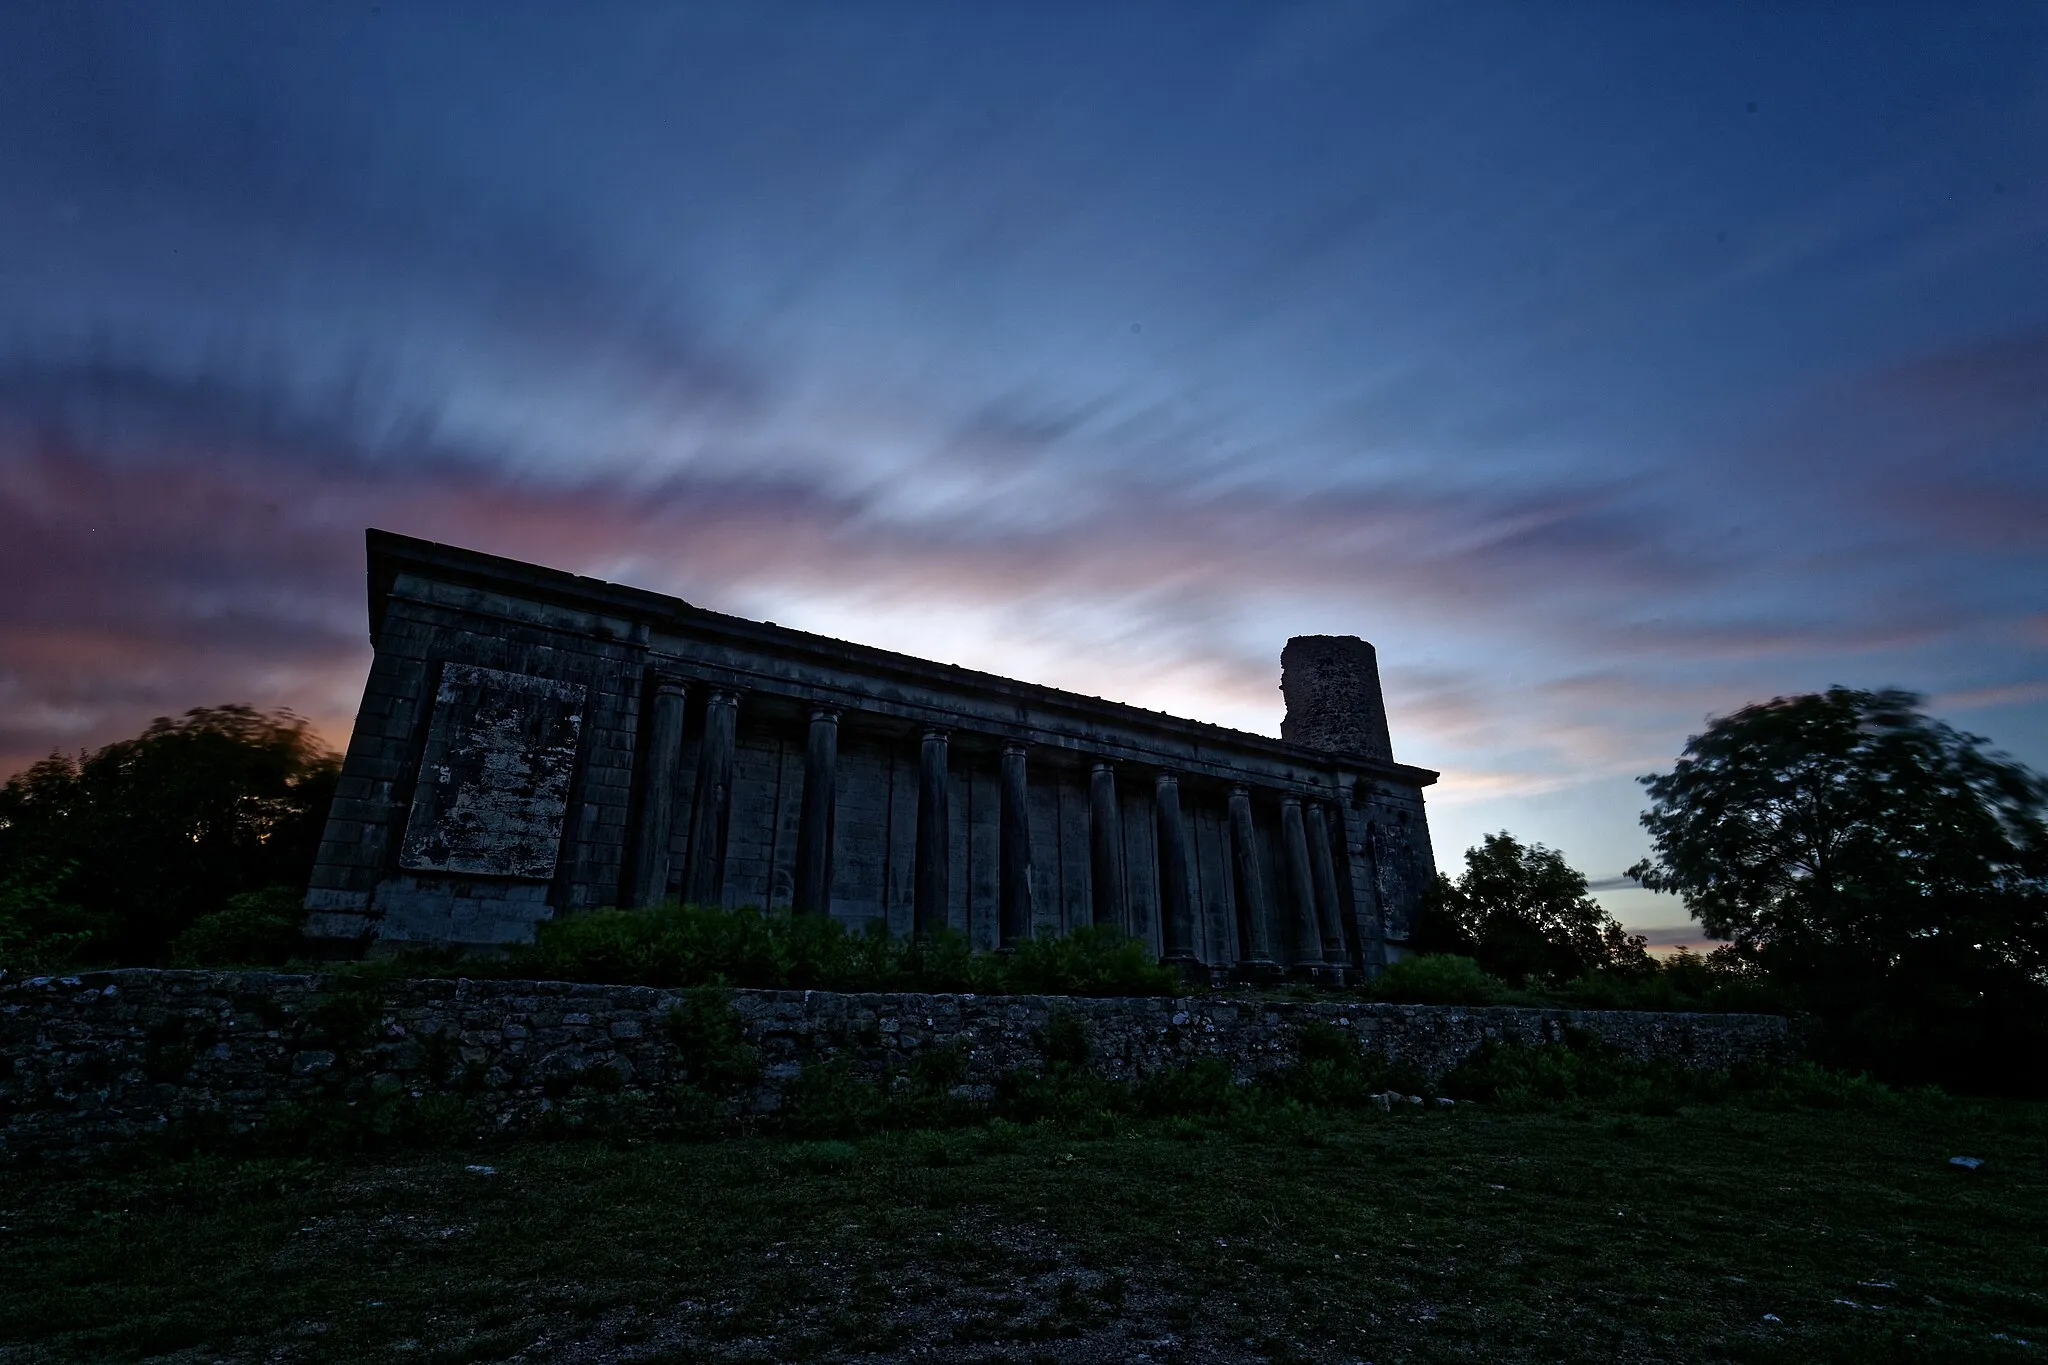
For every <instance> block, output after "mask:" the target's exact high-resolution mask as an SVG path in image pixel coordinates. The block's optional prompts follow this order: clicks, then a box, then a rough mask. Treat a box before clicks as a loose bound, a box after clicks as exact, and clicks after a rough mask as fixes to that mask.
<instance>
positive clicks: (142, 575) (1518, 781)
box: [0, 0, 2048, 942]
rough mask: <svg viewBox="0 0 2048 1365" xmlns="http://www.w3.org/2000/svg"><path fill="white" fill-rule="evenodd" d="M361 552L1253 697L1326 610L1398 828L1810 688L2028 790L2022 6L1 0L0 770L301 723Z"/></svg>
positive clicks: (1169, 701) (2033, 110)
mask: <svg viewBox="0 0 2048 1365" xmlns="http://www.w3.org/2000/svg"><path fill="white" fill-rule="evenodd" d="M365 526H379V527H384V528H387V529H390V530H394V531H401V532H406V533H409V534H413V535H420V536H427V537H432V538H434V539H437V540H443V541H447V542H451V543H453V544H457V545H463V546H469V547H473V548H477V549H483V550H489V551H492V552H495V553H499V554H505V555H511V556H514V557H517V558H520V559H525V560H532V561H536V562H539V563H542V564H547V565H551V566H555V567H559V568H565V569H572V570H576V571H578V572H582V573H588V574H593V575H597V576H600V577H604V578H608V579H613V580H616V581H621V582H626V583H632V584H636V585H640V586H644V587H649V588H654V589H658V590H662V591H667V592H673V593H676V594H679V595H680V596H682V597H684V598H687V599H688V600H690V601H692V602H694V603H697V604H699V605H702V606H707V607H712V608H716V609H718V610H721V611H727V612H734V613H738V614H741V615H745V616H751V617H756V618H762V619H768V620H774V621H777V622H780V623H781V624H784V625H792V626H798V627H801V628H804V629H807V630H814V631H820V632H823V633H825V634H828V635H833V636H840V637H844V638H848V639H853V640H858V641H862V642H865V643H869V644H874V645H881V646H885V647H888V648H892V649H899V650H903V651H906V652H909V653H912V654H917V655H922V656H926V657H931V658H936V659H942V660H951V661H955V662H959V663H963V664H969V665H972V666H974V667H977V668H983V669H987V670H990V671H993V672H997V673H1002V674H1007V675H1011V676H1016V677H1021V678H1026V679H1030V680H1032V681H1036V682H1043V683H1049V684H1053V685H1056V686H1060V687H1066V688H1071V689H1075V690H1078V691H1081V692H1084V693H1090V694H1094V695H1099V696H1105V697H1111V698H1115V699H1118V700H1122V701H1129V702H1134V703H1138V704H1140V705H1144V706H1149V707H1155V708H1160V709H1164V710H1168V711H1172V712H1175V713H1178V714H1182V715H1188V716H1193V717H1197V718H1200V719H1203V720H1209V721H1215V722H1219V723H1223V724H1228V725H1234V726H1239V727H1242V728H1245V729H1249V730H1255V731H1260V732H1264V733H1268V734H1277V733H1278V730H1279V725H1280V717H1281V701H1280V694H1279V692H1278V690H1277V684H1278V681H1279V654H1280V649H1281V646H1282V644H1283V643H1284V642H1285V640H1286V639H1287V637H1288V636H1290V635H1293V634H1303V633H1342V634H1358V635H1362V636H1365V637H1366V638H1367V639H1370V640H1372V641H1373V642H1374V643H1375V644H1376V645H1377V646H1378V647H1379V650H1380V658H1381V662H1382V667H1383V669H1384V674H1385V682H1386V690H1387V700H1388V707H1389V711H1390V715H1391V718H1392V727H1393V736H1394V747H1395V754H1396V756H1397V757H1398V758H1400V759H1402V760H1404V761H1406V762H1411V763H1416V764H1420V765H1423V766H1426V767H1431V768H1438V769H1441V770H1442V771H1443V778H1442V781H1441V782H1440V783H1439V785H1438V786H1436V787H1435V788H1433V789H1432V790H1431V792H1430V793H1429V797H1430V821H1431V826H1432V830H1433V833H1434V837H1435V844H1436V852H1437V858H1438V861H1439V863H1440V864H1441V865H1443V866H1445V867H1447V868H1455V866H1456V864H1457V863H1458V861H1459V859H1460V857H1461V855H1462V852H1463V850H1464V849H1465V848H1466V847H1467V846H1468V845H1470V844H1472V843H1474V842H1476V841H1477V839H1478V837H1479V836H1480V834H1482V833H1483V832H1485V831H1488V830H1493V829H1501V828H1505V829H1508V830H1511V831H1513V832H1514V833H1516V834H1517V835H1519V836H1521V837H1523V838H1525V839H1534V840H1540V841H1542V842H1544V843H1548V844H1551V845H1553V846H1555V847H1558V848H1560V849H1562V850H1563V851H1564V852H1565V854H1566V855H1567V856H1568V857H1569V858H1570V859H1571V861H1572V862H1573V864H1574V865H1575V866H1577V867H1578V868H1580V869H1581V870H1582V871H1584V872H1586V873H1587V874H1588V875H1589V876H1591V877H1594V878H1596V879H1604V878H1612V877H1615V876H1616V874H1618V873H1619V872H1620V871H1621V869H1622V868H1623V867H1625V866H1627V865H1628V864H1629V863H1630V862H1632V861H1634V860H1635V859H1636V858H1637V857H1639V856H1641V854H1642V853H1643V852H1645V851H1646V844H1645V840H1644V836H1643V834H1642V832H1641V830H1640V829H1639V827H1638V826H1637V823H1636V816H1637V813H1638V812H1639V811H1640V809H1641V808H1642V804H1643V802H1642V793H1641V790H1640V788H1638V787H1637V786H1636V784H1635V782H1634V781H1633V778H1634V777H1635V776H1636V775H1638V774H1642V773H1647V772H1650V771H1653V770H1656V769H1659V768H1668V767H1669V766H1670V764H1671V762H1672V761H1673V760H1674V759H1675V757H1676V756H1677V754H1678V752H1679V750H1680V748H1681V747H1682V746H1683V744H1684V742H1685V739H1686V736H1687V735H1688V734H1690V733H1694V732H1696V731H1698V730H1699V729H1700V728H1701V727H1702V725H1703V724H1704V722H1705V720H1706V718H1707V717H1708V716H1709V715H1710V714H1715V713H1725V712H1727V711H1730V710H1732V709H1734V708H1735V707H1738V706H1740V705H1742V704H1743V703H1745V702H1749V701H1753V700H1760V699H1763V698H1766V697H1769V696H1772V695H1774V694H1780V693H1787V692H1794V691H1803V690H1810V689H1815V688H1819V687H1824V686H1827V685H1828V684H1831V683H1842V684H1846V685H1850V686H1882V685H1898V686H1904V687H1910V688H1913V689H1916V690H1918V691H1921V692H1924V693H1926V694H1928V695H1929V697H1930V701H1931V707H1932V709H1933V710H1934V711H1935V713H1936V714H1938V715H1940V716H1941V717H1943V718H1945V719H1947V720H1949V721H1951V722H1953V723H1955V724H1958V725H1960V726H1962V727H1964V728H1966V729H1970V730H1972V731H1976V732H1978V733H1982V734H1985V735H1988V736H1989V737H1990V738H1991V739H1992V740H1993V741H1994V743H1995V744H1996V745H1997V746H1998V747H2001V748H2004V749H2006V750H2008V751H2009V752H2011V753H2013V754H2014V755H2015V756H2017V757H2019V758H2021V759H2022V760H2024V761H2026V762H2028V763H2029V764H2031V765H2033V766H2035V767H2037V768H2041V767H2048V9H2044V8H2043V7H2042V6H2040V5H2038V4H2034V3H2025V4H2012V5H2006V6H1999V5H1988V6H1973V5H1938V4H1926V3H1919V4H1906V5H1899V6H1895V7H1885V6H1880V5H1875V4H1869V5H1847V4H1829V5H1777V6H1765V5H1734V4H1713V5H1658V4H1650V5H1598V6H1568V5H1526V4H1513V5H1501V6H1498V7H1463V6H1453V5H1447V4H1416V5H1399V4H1388V5H1366V4H1337V5H1327V6H1324V5H1300V6H1287V5H1280V4H1264V3H1260V4H1250V3H1247V4H1242V5H1221V4H1214V5H1211V4H1185V3H1183V4H1173V5H1162V6H1158V7H1149V6H1136V5H1115V4H1091V5H1076V6H1072V7H1063V6H1055V5H1032V6H999V5H994V4H967V5H949V6H938V5H933V6H929V7H925V6H919V7H899V6H890V5H882V4H867V3H855V4H837V5H820V6H817V7H814V8H807V7H800V6H794V5H731V6H655V5H639V6H626V5H620V6H611V5H603V4H579V5H574V6H571V5H536V6H521V5H514V4H509V3H502V2H500V0H493V3H491V4H489V5H480V4H471V5H466V6H462V7H451V8H447V9H440V8H436V7H433V6H430V5H427V4H423V3H418V2H417V0H388V2H387V3H384V4H382V5H372V4H352V5H344V4H326V5H314V6H298V5H292V6H279V5H255V4H252V5H246V6H216V5H210V4H203V3H199V2H198V0H178V3H176V4H166V5H142V4H134V5H120V6H112V7H107V8H99V7H95V6H90V5H86V4H81V3H70V2H67V3H62V4H14V5H10V6H7V7H6V9H5V10H4V12H0V566H4V569H5V572H6V574H7V578H8V582H9V584H10V585H11V591H9V592H8V593H7V594H6V595H5V597H4V599H0V773H7V772H13V771H15V770H17V769H18V768H20V767H22V766H24V765H26V764H27V763H29V762H31V761H33V760H34V759H36V758H38V757H40V756H41V755H43V754H46V753H48V752H49V751H50V750H51V749H52V748H62V749H65V750H76V749H79V748H81V747H91V746H95V745H98V744H101V743H104V742H106V741H108V740H111V739H115V738H120V737H122V736H124V735H127V734H132V733H134V732H135V731H137V730H138V729H140V727H141V726H142V725H144V724H145V723H147V721H148V720H149V719H150V718H151V717H152V716H156V715H160V714H166V713H176V712H180V711H183V710H184V709H186V708H188V707H192V706H199V705H207V704H216V703H221V702H229V701H247V702H252V703H255V704H258V705H263V706H289V707H292V708H294V709H296V710H298V711H299V712H301V713H302V714H305V715H307V716H309V717H310V718H312V719H313V720H314V721H315V722H316V723H317V725H318V726H319V728H320V729H321V731H322V732H323V733H324V734H325V735H326V736H327V737H328V738H329V740H330V741H331V742H332V743H334V744H335V745H336V746H337V747H339V746H340V745H342V744H344V743H345V742H346V740H347V735H348V726H349V722H350V717H351V716H352V715H353V713H354V709H355V705H356V701H357V698H358V694H359V692H360V689H361V686H362V681H363V676H364V672H365V669H366V668H367V665H368V662H369V644H368V640H367V638H366V621H365V616H364V600H363V544H362V533H363V528H364V527H365ZM1603 895H1604V899H1605V900H1606V902H1607V903H1608V905H1609V906H1610V908H1612V909H1613V910H1614V911H1615V912H1616V913H1617V914H1618V915H1620V916H1621V917H1622V919H1623V920H1624V921H1625V922H1626V923H1628V924H1630V925H1632V926H1635V927H1639V928H1645V929H1669V930H1674V931H1676V930H1679V928H1680V927H1681V926H1684V925H1685V923H1686V918H1685V913H1684V910H1683V908H1682V907H1681V906H1679V905H1678V903H1677V902H1676V901H1674V900H1670V899H1668V898H1660V897H1654V896H1652V895H1651V894H1650V893H1648V892H1644V891H1640V890H1619V891H1611V892H1606V893H1603ZM1657 940H1658V941H1661V942H1674V941H1697V938H1696V931H1685V932H1672V933H1665V934H1660V935H1658V936H1657Z"/></svg>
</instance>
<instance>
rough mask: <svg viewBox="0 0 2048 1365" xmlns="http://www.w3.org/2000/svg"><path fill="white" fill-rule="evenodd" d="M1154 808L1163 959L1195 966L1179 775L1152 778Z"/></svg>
mask: <svg viewBox="0 0 2048 1365" xmlns="http://www.w3.org/2000/svg"><path fill="white" fill-rule="evenodd" d="M1152 812H1153V817H1154V824H1155V826H1156V827H1157V829H1158V832H1159V943H1160V947H1161V948H1163V949H1164V950H1165V952H1164V955H1163V956H1162V957H1161V959H1160V960H1161V961H1162V962H1168V963H1172V964H1175V965H1177V966H1178V965H1185V966H1189V967H1192V966H1195V965H1196V961H1195V946H1194V945H1195V916H1194V907H1193V905H1192V903H1191V902H1190V901H1189V899H1188V835H1187V829H1186V827H1185V826H1184V825H1182V823H1181V818H1180V778H1179V777H1177V776H1175V775H1174V774H1173V773H1161V774H1159V776H1158V778H1156V779H1155V780H1154V782H1153V787H1152Z"/></svg>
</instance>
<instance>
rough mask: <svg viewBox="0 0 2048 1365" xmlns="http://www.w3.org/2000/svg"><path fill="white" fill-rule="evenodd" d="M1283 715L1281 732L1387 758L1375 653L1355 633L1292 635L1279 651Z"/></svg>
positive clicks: (1390, 752)
mask: <svg viewBox="0 0 2048 1365" xmlns="http://www.w3.org/2000/svg"><path fill="white" fill-rule="evenodd" d="M1280 693H1281V695H1282V696H1284V697H1285V698H1286V699H1287V718H1286V719H1285V720H1283V721H1281V722H1280V737H1281V738H1282V739H1284V740H1287V741H1288V742H1290V743H1293V744H1301V745H1306V746H1307V747H1309V748H1311V749H1326V750H1329V751H1330V752H1332V753H1340V754H1358V755H1363V756H1365V757H1367V758H1380V759H1387V760H1389V761H1391V760H1392V759H1393V757H1394V746H1393V743H1392V741H1391V740H1390V739H1389V738H1388V737H1387V707H1386V703H1385V702H1384V701H1383V700H1381V697H1380V664H1379V656H1378V655H1377V654H1375V653H1374V652H1373V647H1372V646H1371V645H1370V644H1367V643H1366V642H1365V641H1364V640H1361V639H1359V638H1358V637H1357V636H1356V635H1297V636H1295V637H1294V638H1293V639H1292V640H1289V641H1288V642H1287V648H1286V649H1284V650H1282V651H1281V652H1280Z"/></svg>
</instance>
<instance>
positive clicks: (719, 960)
mask: <svg viewBox="0 0 2048 1365" xmlns="http://www.w3.org/2000/svg"><path fill="white" fill-rule="evenodd" d="M428 969H429V970H431V967H429V968H428ZM441 970H460V971H462V972H465V973H467V974H468V975H472V976H475V975H480V974H483V973H485V972H492V973H496V974H500V975H505V976H515V977H536V978H543V979H549V980H557V981H602V982H611V983H617V984H625V985H643V986H751V987H760V988H766V989H787V990H850V991H974V992H979V993H981V994H986V995H1005V994H1007V995H1020V994H1043V995H1090V996H1112V995H1170V994H1172V993H1174V992H1175V991H1176V990H1178V989H1180V985H1181V982H1180V977H1179V976H1178V975H1177V974H1176V973H1175V972H1174V971H1173V970H1172V969H1170V968H1166V967H1161V966H1160V965H1159V964H1158V963H1157V962H1155V961H1153V960H1152V957H1151V954H1150V953H1149V952H1147V951H1146V948H1145V945H1144V944H1143V943H1141V942H1139V941H1137V940H1135V939H1133V938H1130V937H1129V936H1128V935H1125V934H1123V933H1121V932H1119V931H1117V930H1115V929H1113V928H1109V927H1105V926H1093V925H1084V926H1082V927H1081V928H1078V929H1076V930H1074V931H1073V932H1072V933H1070V934H1066V935H1063V936H1061V937H1057V938H1038V939H1030V940H1027V941H1025V942H1023V943H1020V944H1018V945H1017V948H1016V950H1015V951H1014V952H1010V953H1000V954H998V953H976V952H974V951H973V950H972V949H971V948H970V947H969V945H968V943H967V940H966V939H964V938H962V937H961V936H960V935H958V934H954V933H950V932H948V933H941V934H937V935H934V936H933V937H932V938H930V939H927V940H923V941H917V940H905V939H898V938H892V937H890V936H889V934H888V932H887V930H886V929H885V928H884V927H883V926H882V925H880V924H872V925H870V926H869V927H868V928H867V929H866V930H864V931H861V932H851V931H849V930H848V929H847V928H846V927H845V926H844V925H842V924H840V923H839V922H838V921H837V920H831V919H826V918H824V917H822V916H811V915H788V914H763V913H761V912H760V911H757V910H745V909H743V910H724V909H719V908H716V907H711V908H699V907H695V906H681V905H667V906H660V907H656V908H652V909H647V910H597V911H592V912H590V913H587V914H581V915H573V916H570V917H568V918H566V919H562V920H556V921H552V922H548V923H543V924H542V925H541V926H540V929H539V934H538V938H537V940H536V941H535V942H534V943H533V944H532V945H531V946H529V947H521V948H517V949H515V950H513V952H512V953H511V954H510V955H509V956H508V957H506V958H505V959H503V960H502V961H499V962H497V963H478V962H474V961H471V962H465V963H461V964H457V965H451V966H447V967H444V968H442V969H441Z"/></svg>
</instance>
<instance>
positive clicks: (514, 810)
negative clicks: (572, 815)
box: [398, 664, 585, 881]
mask: <svg viewBox="0 0 2048 1365" xmlns="http://www.w3.org/2000/svg"><path fill="white" fill-rule="evenodd" d="M584 691H585V689H584V688H583V686H582V684H580V683H564V682H556V681H553V680H551V679H548V678H533V677H528V676H526V675H524V674H519V673H506V672H501V671H500V670H498V669H494V668H472V667H469V666H467V665H464V664H448V665H446V666H444V667H443V668H442V670H441V686H440V689H439V690H438V691H437V692H436V693H435V694H434V719H433V724H432V726H431V728H429V730H428V731H427V747H426V752H425V754H424V755H423V756H422V757H421V760H420V781H419V785H418V787H417V788H415V789H414V792H413V802H412V812H411V814H410V815H409V816H408V818H407V821H406V829H405V843H404V845H403V847H402V848H401V849H400V852H399V858H398V862H399V866H401V867H404V868H407V869H410V870H412V871H416V872H457V873H470V874H479V875H484V876H493V877H525V878H532V879H538V880H542V881H545V880H546V879H548V878H549V877H552V876H553V875H554V873H555V850H556V848H557V847H558V846H559V845H560V844H561V842H562V813H563V810H564V808H565V807H566V805H567V804H568V800H569V779H570V778H571V776H572V775H573V774H574V771H575V766H576V737H577V733H578V732H579V731H580V730H581V728H582V725H583V698H584Z"/></svg>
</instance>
